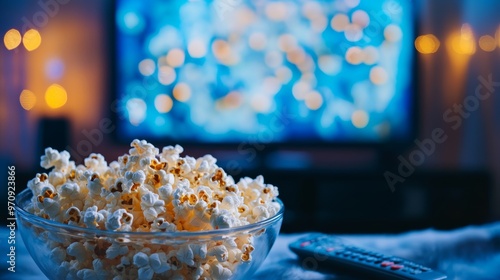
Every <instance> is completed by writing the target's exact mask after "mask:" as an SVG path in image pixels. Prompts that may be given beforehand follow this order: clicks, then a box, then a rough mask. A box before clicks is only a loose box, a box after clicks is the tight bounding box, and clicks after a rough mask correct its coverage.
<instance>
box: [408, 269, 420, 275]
mask: <svg viewBox="0 0 500 280" xmlns="http://www.w3.org/2000/svg"><path fill="white" fill-rule="evenodd" d="M410 273H411V274H420V273H422V270H420V269H414V270H413V271H411V272H410Z"/></svg>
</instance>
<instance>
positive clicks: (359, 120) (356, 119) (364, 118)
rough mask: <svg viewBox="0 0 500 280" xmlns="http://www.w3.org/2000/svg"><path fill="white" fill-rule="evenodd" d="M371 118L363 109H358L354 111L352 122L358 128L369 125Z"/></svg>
mask: <svg viewBox="0 0 500 280" xmlns="http://www.w3.org/2000/svg"><path fill="white" fill-rule="evenodd" d="M369 120H370V118H369V116H368V114H367V113H366V112H365V111H363V110H356V111H354V112H353V113H352V116H351V122H352V125H354V126H355V127H356V128H364V127H366V126H367V125H368V122H369Z"/></svg>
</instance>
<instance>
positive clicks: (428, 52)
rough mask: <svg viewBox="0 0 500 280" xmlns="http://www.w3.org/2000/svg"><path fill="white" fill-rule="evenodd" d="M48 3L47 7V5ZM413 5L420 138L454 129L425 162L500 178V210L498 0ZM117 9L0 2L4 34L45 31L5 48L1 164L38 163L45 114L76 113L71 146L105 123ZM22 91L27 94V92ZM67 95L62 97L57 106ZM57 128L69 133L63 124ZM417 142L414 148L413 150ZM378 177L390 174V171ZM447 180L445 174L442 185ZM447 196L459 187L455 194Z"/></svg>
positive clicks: (494, 205) (494, 214)
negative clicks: (484, 93)
mask: <svg viewBox="0 0 500 280" xmlns="http://www.w3.org/2000/svg"><path fill="white" fill-rule="evenodd" d="M49 2H50V3H51V5H49V8H44V7H47V5H45V4H40V3H49ZM415 4H416V5H417V6H418V7H419V14H418V19H419V35H427V36H425V37H420V40H421V41H418V40H417V41H416V42H415V44H416V46H417V49H418V50H419V52H420V54H419V56H418V65H419V75H418V77H415V79H418V85H419V92H418V98H419V108H418V111H419V122H418V123H419V128H420V129H419V131H418V138H417V139H420V140H423V139H425V138H429V137H431V135H432V131H433V130H434V129H436V128H442V129H443V130H445V131H446V133H447V135H448V139H447V140H446V141H445V142H444V143H443V144H437V146H436V152H435V153H433V154H432V155H431V156H429V157H427V158H426V160H425V162H424V163H423V165H422V166H420V167H418V168H417V169H418V170H430V171H433V170H434V171H435V170H437V171H439V172H441V171H442V172H444V171H447V172H451V175H450V176H451V177H453V176H454V175H453V174H460V173H461V172H464V171H474V170H481V171H487V172H488V173H489V174H490V175H491V176H492V178H493V183H492V186H493V188H492V189H491V194H490V195H489V196H488V200H489V201H488V202H487V203H489V205H491V207H490V212H489V215H488V219H490V220H491V219H500V203H499V202H500V145H499V143H500V123H499V122H498V121H499V120H500V98H499V97H498V96H497V95H498V92H499V91H500V84H499V83H500V63H499V62H500V19H499V18H498V15H497V13H496V11H498V10H499V9H500V3H499V2H496V1H486V0H480V1H472V0H461V1H428V0H427V1H426V0H421V1H416V3H415ZM111 8H112V3H111V2H110V1H99V0H87V1H81V0H59V1H58V0H53V1H48V0H45V1H44V0H40V1H28V0H19V1H7V2H4V3H2V9H1V10H0V18H1V21H0V34H1V35H2V36H3V35H4V34H5V33H6V32H7V31H8V30H10V29H12V28H15V29H18V30H25V29H26V27H28V28H31V27H32V26H34V27H35V28H36V29H37V30H38V31H39V33H40V36H41V40H42V43H41V45H40V46H39V47H37V48H36V49H35V50H33V51H27V50H26V49H25V48H23V47H18V48H16V49H14V50H8V49H7V48H6V47H5V46H2V47H1V48H0V71H1V72H0V73H1V74H0V131H1V132H0V135H1V137H0V156H1V163H2V168H3V166H6V165H12V164H15V165H16V167H17V168H18V170H20V171H21V172H26V173H28V174H34V172H35V171H36V170H39V168H38V162H39V157H40V152H41V151H42V150H41V149H42V146H43V145H42V143H40V142H41V140H40V139H41V138H40V136H39V135H40V131H39V129H40V121H41V119H49V120H51V119H56V118H59V117H63V118H65V119H67V120H69V124H70V125H69V127H70V133H69V135H68V138H67V139H68V141H69V145H70V146H71V147H76V146H77V143H79V142H80V141H82V140H85V139H87V138H86V135H85V133H84V131H87V132H88V131H91V130H92V129H95V128H97V127H99V123H100V121H101V120H103V119H104V118H107V117H109V116H110V115H111V110H112V105H111V102H112V100H111V97H110V92H109V91H110V87H109V86H110V79H111V78H112V77H111V75H110V73H109V69H110V65H109V60H108V56H109V55H110V48H112V45H111V40H110V33H109V29H110V24H112V23H110V22H109V19H110V17H111ZM21 33H23V32H21ZM430 35H432V36H430ZM480 76H481V77H484V79H485V80H488V79H491V80H492V81H494V82H495V83H496V84H494V85H493V87H491V89H492V94H491V96H489V97H488V98H487V99H486V100H484V101H481V102H480V103H479V105H478V106H477V109H475V110H473V111H471V112H469V113H467V114H466V117H463V118H461V120H462V121H463V122H462V123H460V125H457V127H456V129H453V128H452V126H451V125H450V122H449V121H448V122H447V121H446V119H445V118H444V116H443V115H444V114H445V113H446V112H447V111H448V110H453V109H454V108H455V107H454V105H455V104H457V105H459V104H463V103H464V100H466V98H467V97H468V96H474V94H475V91H476V88H477V87H478V86H479V85H481V84H484V82H481V79H479V78H478V77H480ZM53 84H57V85H59V86H56V87H53V88H51V89H50V90H54V91H64V92H65V93H66V94H65V95H66V96H67V100H66V101H64V100H46V97H45V93H46V91H47V90H48V89H49V87H51V85H53ZM23 91H24V93H23ZM21 93H23V98H21V99H20V95H21ZM60 103H62V104H64V105H63V106H62V107H60V108H56V109H54V108H51V106H52V107H57V106H59V105H58V104H60ZM23 107H24V108H23ZM475 107H476V106H474V108H475ZM63 127H64V125H63ZM51 137H53V138H58V137H66V136H65V135H59V134H58V133H57V131H56V132H54V135H52V136H51ZM169 144H170V143H169ZM415 147H416V146H415V145H413V146H411V147H408V149H407V150H406V152H405V153H406V154H405V156H406V155H408V153H410V152H411V151H412V150H414V149H415ZM325 149H326V150H329V153H327V154H328V157H329V159H325V158H322V156H321V155H319V156H316V159H317V160H319V161H321V160H323V161H325V162H327V164H331V163H332V162H337V165H342V162H344V160H345V161H350V162H352V163H351V164H350V166H356V165H358V164H360V165H366V162H367V161H368V162H371V163H370V164H372V165H376V164H377V163H376V162H372V161H371V160H372V157H371V153H370V152H366V151H361V152H360V151H356V150H353V149H349V150H348V151H347V152H346V151H342V149H339V148H332V149H329V148H328V147H326V148H325ZM126 150H127V147H126V146H123V145H117V144H116V143H115V142H113V140H112V139H111V137H110V135H107V134H105V135H104V139H103V141H102V143H100V144H99V145H93V146H92V152H100V153H103V154H104V155H106V157H110V158H113V157H114V158H116V157H117V156H118V155H119V154H121V153H123V152H124V151H126ZM202 152H205V151H201V152H200V151H198V150H196V149H193V150H192V151H190V150H188V151H187V153H188V154H195V155H196V154H197V153H202ZM320 154H321V153H320ZM396 157H397V155H394V156H393V160H394V162H393V164H394V165H390V166H388V168H389V169H390V170H396V169H397V164H398V162H397V160H396ZM4 169H6V168H4ZM1 173H6V172H3V171H1ZM2 176H4V175H2ZM283 176H286V175H283ZM361 176H363V175H361ZM375 176H379V178H380V179H382V180H383V173H382V172H377V173H376V175H375ZM367 178H368V177H367ZM2 179H3V178H2ZM2 182H4V181H2ZM450 182H452V181H450ZM23 183H25V182H18V184H23ZM446 183H447V181H446V180H444V181H443V184H446ZM471 183H472V184H474V183H475V182H474V181H471ZM448 187H452V186H448ZM19 188H20V187H19ZM403 188H404V185H402V186H401V189H403ZM386 191H387V196H391V195H392V194H391V192H390V191H389V190H388V189H387V190H386ZM449 195H450V196H453V193H450V194H449Z"/></svg>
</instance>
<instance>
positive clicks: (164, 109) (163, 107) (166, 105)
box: [155, 94, 174, 113]
mask: <svg viewBox="0 0 500 280" xmlns="http://www.w3.org/2000/svg"><path fill="white" fill-rule="evenodd" d="M173 106H174V101H173V100H172V98H171V97H170V96H168V95H166V94H158V95H157V96H156V97H155V108H156V110H157V111H158V112H160V113H168V112H170V110H172V107H173Z"/></svg>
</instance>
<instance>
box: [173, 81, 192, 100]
mask: <svg viewBox="0 0 500 280" xmlns="http://www.w3.org/2000/svg"><path fill="white" fill-rule="evenodd" d="M173 94H174V98H175V99H177V100H178V101H180V102H186V101H188V100H189V98H191V88H190V87H189V86H188V85H187V84H185V83H178V84H177V85H175V87H174V90H173Z"/></svg>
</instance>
